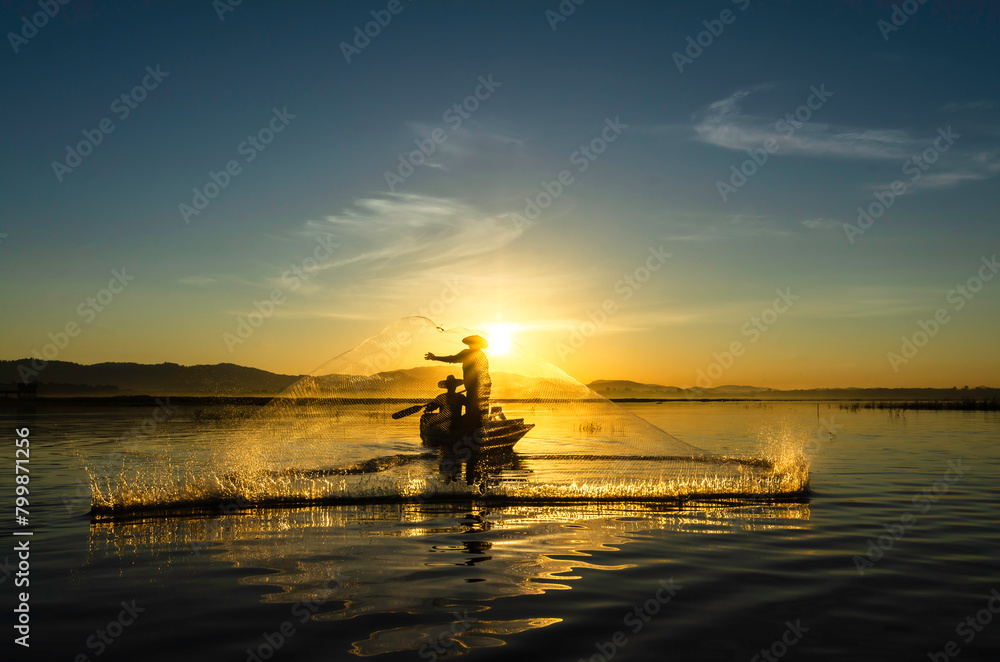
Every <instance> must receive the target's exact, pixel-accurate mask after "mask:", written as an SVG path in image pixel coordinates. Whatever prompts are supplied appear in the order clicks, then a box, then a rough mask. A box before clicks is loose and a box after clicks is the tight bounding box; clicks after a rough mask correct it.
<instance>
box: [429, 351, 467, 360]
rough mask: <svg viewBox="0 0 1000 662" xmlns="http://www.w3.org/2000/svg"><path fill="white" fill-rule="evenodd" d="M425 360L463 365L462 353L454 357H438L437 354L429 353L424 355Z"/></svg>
mask: <svg viewBox="0 0 1000 662" xmlns="http://www.w3.org/2000/svg"><path fill="white" fill-rule="evenodd" d="M424 358H425V359H427V360H428V361H441V362H442V363H461V362H462V355H461V354H460V353H459V354H454V355H452V356H437V355H435V354H432V353H430V352H427V353H426V354H424Z"/></svg>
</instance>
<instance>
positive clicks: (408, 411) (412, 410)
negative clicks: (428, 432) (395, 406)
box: [392, 391, 462, 420]
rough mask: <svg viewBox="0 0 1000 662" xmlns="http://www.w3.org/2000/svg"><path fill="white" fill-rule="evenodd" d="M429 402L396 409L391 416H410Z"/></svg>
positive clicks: (396, 417) (397, 417) (398, 417)
mask: <svg viewBox="0 0 1000 662" xmlns="http://www.w3.org/2000/svg"><path fill="white" fill-rule="evenodd" d="M461 392H462V391H455V393H461ZM429 404H431V403H430V402H428V403H427V404H425V405H413V406H412V407H407V408H406V409H400V410H399V411H397V412H396V413H395V414H393V415H392V418H394V419H396V420H399V419H400V418H406V417H407V416H411V415H412V414H416V413H417V412H418V411H420V410H421V409H423V408H424V407H426V406H427V405H429Z"/></svg>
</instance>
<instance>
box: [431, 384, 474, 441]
mask: <svg viewBox="0 0 1000 662" xmlns="http://www.w3.org/2000/svg"><path fill="white" fill-rule="evenodd" d="M461 383H462V380H461V379H459V378H458V377H456V376H455V375H448V377H447V379H444V380H442V381H440V382H438V388H443V389H446V390H447V392H446V393H442V394H441V395H439V396H438V397H436V398H434V400H432V401H431V402H429V403H428V404H427V406H426V407H424V412H425V413H424V417H425V418H426V420H427V424H428V425H432V426H434V427H440V428H443V429H446V430H448V432H451V433H457V432H459V431H461V429H462V408H463V407H464V406H465V396H464V395H462V394H461V393H456V392H455V389H456V388H457V387H458V385H459V384H461ZM435 412H436V413H435Z"/></svg>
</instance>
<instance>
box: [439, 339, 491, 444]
mask: <svg viewBox="0 0 1000 662" xmlns="http://www.w3.org/2000/svg"><path fill="white" fill-rule="evenodd" d="M462 342H463V343H465V344H466V345H468V346H469V348H468V349H463V350H462V351H461V352H459V353H458V354H454V355H452V356H436V355H434V354H432V353H431V352H427V354H425V355H424V358H425V359H427V360H428V361H442V362H444V363H461V364H462V376H463V377H464V381H465V397H466V404H465V419H464V420H465V432H466V433H471V432H474V431H475V430H477V429H479V428H481V427H482V426H483V421H484V420H486V418H487V416H488V415H489V408H490V388H491V386H492V381H491V380H490V362H489V359H487V358H486V353H485V352H484V351H483V350H484V349H486V348H487V347H489V346H490V344H489V343H488V342H487V341H486V338H483V337H482V336H467V337H465V338H462Z"/></svg>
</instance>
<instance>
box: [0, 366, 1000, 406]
mask: <svg viewBox="0 0 1000 662" xmlns="http://www.w3.org/2000/svg"><path fill="white" fill-rule="evenodd" d="M29 363H30V359H21V360H18V361H0V390H2V391H7V392H12V391H16V390H17V384H19V383H21V373H20V372H19V371H18V366H22V365H29ZM453 370H454V368H448V367H444V366H427V367H420V368H413V369H410V370H399V371H393V372H392V373H387V375H388V379H389V380H390V381H391V382H392V383H394V384H396V385H398V386H399V387H401V388H403V389H405V388H406V387H407V386H408V385H411V386H413V387H418V386H419V389H420V390H421V391H424V390H427V389H428V388H431V389H433V388H435V387H436V382H437V380H439V379H441V378H443V377H444V375H445V374H451V372H452V371H453ZM301 377H303V375H285V374H276V373H272V372H268V371H266V370H259V369H257V368H247V367H244V366H239V365H235V364H233V363H219V364H215V365H194V366H183V365H179V364H177V363H159V364H155V365H150V364H141V363H96V364H93V365H81V364H79V363H72V362H69V361H49V362H48V363H47V364H46V365H45V367H44V368H43V369H42V370H40V371H39V372H38V374H37V375H36V376H34V377H33V381H35V382H37V383H38V395H39V396H81V395H86V396H110V395H173V396H183V395H196V396H217V395H219V396H221V395H226V396H232V395H239V396H273V395H277V394H279V393H281V392H282V391H283V390H285V389H286V388H288V387H289V386H291V385H292V384H294V383H295V382H296V381H298V380H299V379H300V378H301ZM507 377H508V378H510V377H511V376H510V375H508V376H507ZM319 379H320V380H325V381H328V382H330V383H336V382H337V381H338V380H343V379H345V378H344V376H343V375H330V376H326V377H321V378H319ZM384 379H385V377H383V380H384ZM508 381H510V379H508ZM382 383H383V384H384V383H385V382H384V381H382ZM587 386H588V387H590V388H591V389H593V390H594V391H596V392H598V393H600V394H601V395H603V396H605V397H607V398H610V399H613V400H629V399H637V400H678V399H733V398H738V399H739V398H742V399H753V400H756V399H809V400H813V399H829V400H836V399H948V400H950V399H962V398H970V397H996V393H997V389H992V388H987V387H976V388H975V389H972V390H969V389H968V387H965V388H964V389H959V388H950V389H939V388H818V389H796V390H780V389H772V388H765V387H760V386H742V385H731V384H727V385H720V386H714V387H712V388H705V389H702V388H689V389H687V390H685V389H682V388H678V387H676V386H663V385H661V384H644V383H640V382H635V381H629V380H623V379H598V380H595V381H592V382H590V383H589V384H587Z"/></svg>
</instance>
